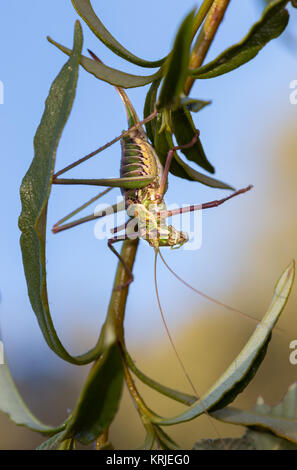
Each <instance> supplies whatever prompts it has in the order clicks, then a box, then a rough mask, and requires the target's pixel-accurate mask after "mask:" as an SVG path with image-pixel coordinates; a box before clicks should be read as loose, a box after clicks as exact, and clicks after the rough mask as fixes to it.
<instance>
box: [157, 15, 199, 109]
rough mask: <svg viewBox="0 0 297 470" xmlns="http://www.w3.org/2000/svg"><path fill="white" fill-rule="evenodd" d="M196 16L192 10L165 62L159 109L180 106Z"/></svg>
mask: <svg viewBox="0 0 297 470" xmlns="http://www.w3.org/2000/svg"><path fill="white" fill-rule="evenodd" d="M194 15H195V10H192V11H191V12H190V13H189V14H188V15H187V16H186V18H185V19H184V21H183V22H182V24H181V26H180V28H179V30H178V32H177V35H176V38H175V41H174V45H173V49H172V51H171V53H170V54H169V56H168V58H167V61H166V62H165V66H164V67H165V74H164V81H163V84H162V88H161V91H160V96H159V100H158V109H162V108H172V107H173V108H174V107H175V106H178V105H179V102H180V96H181V94H182V92H183V89H184V85H185V81H186V78H187V75H188V66H189V59H190V48H191V42H192V33H193V21H194Z"/></svg>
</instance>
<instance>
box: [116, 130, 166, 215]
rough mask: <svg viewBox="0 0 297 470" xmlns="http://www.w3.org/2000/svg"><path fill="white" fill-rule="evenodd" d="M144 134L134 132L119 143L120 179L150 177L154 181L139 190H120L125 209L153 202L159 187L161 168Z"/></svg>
mask: <svg viewBox="0 0 297 470" xmlns="http://www.w3.org/2000/svg"><path fill="white" fill-rule="evenodd" d="M144 136H145V135H144V133H142V132H139V131H135V132H133V133H131V134H130V135H128V136H126V137H124V138H123V139H122V141H121V145H122V158H121V169H120V175H121V178H124V177H125V178H129V177H130V178H131V177H142V176H152V177H154V181H153V182H152V183H150V184H149V185H148V186H146V187H145V188H141V189H137V188H136V189H122V194H123V196H124V198H125V201H126V207H127V206H129V205H130V204H145V203H149V202H153V201H154V200H155V196H156V194H157V191H158V188H159V186H160V181H161V176H162V166H161V164H160V162H159V159H158V157H157V155H156V153H155V151H154V149H153V147H152V146H151V145H150V143H149V142H148V141H147V140H146V138H144Z"/></svg>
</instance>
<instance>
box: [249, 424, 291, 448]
mask: <svg viewBox="0 0 297 470" xmlns="http://www.w3.org/2000/svg"><path fill="white" fill-rule="evenodd" d="M246 434H247V437H248V438H249V440H250V441H251V442H252V443H253V445H254V447H255V450H297V444H294V443H293V442H290V441H287V439H282V438H280V437H276V436H274V435H273V434H271V433H268V432H262V431H260V432H258V431H252V430H250V429H249V430H248V431H247V433H246Z"/></svg>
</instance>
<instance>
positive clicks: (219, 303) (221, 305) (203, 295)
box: [159, 251, 283, 331]
mask: <svg viewBox="0 0 297 470" xmlns="http://www.w3.org/2000/svg"><path fill="white" fill-rule="evenodd" d="M159 254H160V258H161V260H162V261H163V263H164V265H165V266H166V268H167V269H168V270H169V271H170V272H171V274H173V276H175V277H176V279H178V280H179V281H180V282H181V283H182V284H184V285H185V286H187V287H188V288H189V289H191V290H192V291H194V292H196V294H198V295H200V296H201V297H204V298H205V299H207V300H209V301H210V302H213V303H215V304H216V305H219V306H220V307H224V308H226V309H227V310H231V311H232V312H235V313H240V314H241V315H243V316H244V317H245V318H247V319H248V320H252V321H254V322H257V323H259V322H260V320H258V319H257V318H255V317H253V316H252V315H249V314H248V313H245V312H242V311H241V310H238V309H237V308H234V307H231V305H228V304H225V303H223V302H220V301H219V300H216V299H214V298H213V297H210V296H209V295H207V294H204V292H202V291H200V290H198V289H196V288H195V287H193V286H191V285H190V284H189V283H188V282H186V281H185V280H184V279H183V278H181V277H180V276H179V275H178V274H177V273H176V272H175V271H174V270H173V269H172V268H171V267H170V266H169V265H168V264H167V262H166V261H165V259H164V257H163V255H162V254H161V252H160V251H159ZM278 329H279V330H280V331H283V330H281V329H280V328H278Z"/></svg>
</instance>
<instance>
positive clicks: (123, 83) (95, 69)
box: [47, 37, 162, 88]
mask: <svg viewBox="0 0 297 470" xmlns="http://www.w3.org/2000/svg"><path fill="white" fill-rule="evenodd" d="M47 39H48V41H49V42H50V43H51V44H53V45H54V46H56V47H57V48H58V49H60V51H62V52H64V53H65V54H67V55H70V54H71V50H70V49H68V47H64V46H62V44H59V43H58V42H56V41H54V40H53V39H51V38H50V37H47ZM80 65H81V66H82V67H83V68H84V69H85V70H86V71H87V72H89V73H91V74H92V75H94V76H95V77H96V78H99V80H103V81H104V82H107V83H110V84H111V85H115V86H118V87H121V88H136V87H139V86H143V85H147V84H148V83H151V82H153V81H154V80H156V79H157V78H159V77H160V76H161V74H162V72H161V70H158V72H156V73H155V74H153V75H147V76H142V75H132V74H130V73H126V72H121V71H120V70H116V69H113V68H111V67H108V66H107V65H105V64H101V63H99V62H96V61H95V60H93V59H90V58H89V57H85V56H83V55H82V56H81V57H80Z"/></svg>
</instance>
